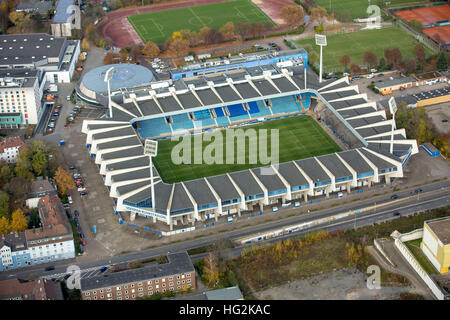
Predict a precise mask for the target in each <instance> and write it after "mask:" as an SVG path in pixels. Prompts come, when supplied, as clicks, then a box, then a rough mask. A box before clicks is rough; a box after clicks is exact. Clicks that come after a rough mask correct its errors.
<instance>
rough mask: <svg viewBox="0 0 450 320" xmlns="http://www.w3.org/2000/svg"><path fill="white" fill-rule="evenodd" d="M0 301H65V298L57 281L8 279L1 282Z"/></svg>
mask: <svg viewBox="0 0 450 320" xmlns="http://www.w3.org/2000/svg"><path fill="white" fill-rule="evenodd" d="M0 300H64V296H63V293H62V290H61V285H60V284H59V282H56V281H50V280H47V279H43V278H40V279H38V280H34V281H25V280H20V279H8V280H3V281H0Z"/></svg>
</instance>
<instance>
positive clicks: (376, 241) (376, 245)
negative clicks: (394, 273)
mask: <svg viewBox="0 0 450 320" xmlns="http://www.w3.org/2000/svg"><path fill="white" fill-rule="evenodd" d="M373 244H374V245H375V247H376V248H377V249H378V251H380V253H381V254H382V255H383V257H384V258H385V259H386V260H387V261H388V262H389V263H390V265H391V266H393V267H394V266H395V264H394V263H393V262H392V261H391V259H389V257H388V255H387V254H386V252H384V249H383V248H382V247H381V245H380V243H379V242H378V240H377V239H374V240H373Z"/></svg>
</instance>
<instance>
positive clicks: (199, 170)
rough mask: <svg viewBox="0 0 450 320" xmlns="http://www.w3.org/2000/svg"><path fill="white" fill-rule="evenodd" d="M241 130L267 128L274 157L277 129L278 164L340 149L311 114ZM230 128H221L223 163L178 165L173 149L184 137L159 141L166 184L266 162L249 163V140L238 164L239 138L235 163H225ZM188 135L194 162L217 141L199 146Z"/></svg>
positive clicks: (159, 160)
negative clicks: (273, 139) (272, 144)
mask: <svg viewBox="0 0 450 320" xmlns="http://www.w3.org/2000/svg"><path fill="white" fill-rule="evenodd" d="M242 129H243V130H244V132H247V130H251V129H256V132H260V131H258V130H259V129H267V141H268V143H267V145H268V147H267V149H268V152H267V154H268V156H269V158H270V156H271V143H272V139H271V134H270V133H271V129H278V130H279V131H278V135H279V139H278V142H279V144H278V145H279V147H278V149H279V163H283V162H287V161H291V160H298V159H304V158H309V157H313V156H319V155H323V154H329V153H333V152H338V151H340V150H341V149H340V148H339V146H338V145H337V144H336V143H335V142H334V141H333V140H332V139H331V137H329V136H328V135H327V134H326V133H325V131H323V129H322V128H321V127H320V126H319V125H318V124H317V123H316V121H315V120H314V119H313V118H311V117H310V116H298V117H292V118H286V119H280V120H273V121H266V122H263V123H261V124H257V125H252V126H246V127H243V128H242ZM227 130H232V129H226V130H222V131H221V134H222V137H223V142H224V144H223V147H222V150H223V162H224V164H205V163H204V161H203V163H202V164H175V163H174V161H173V160H172V150H173V149H174V147H175V146H176V145H177V144H179V143H180V142H181V139H180V141H172V140H170V139H167V140H162V141H160V142H159V144H158V156H157V157H156V158H155V159H154V163H155V166H156V168H157V170H158V173H159V174H160V176H161V178H162V179H163V181H165V182H167V183H174V182H179V181H187V180H193V179H198V178H202V177H208V176H214V175H218V174H223V173H226V172H234V171H240V170H245V169H249V168H257V167H261V166H264V165H265V164H262V163H261V162H260V161H259V160H260V159H259V157H258V159H257V163H254V164H251V163H249V162H250V161H249V155H250V152H249V149H250V148H249V147H250V146H249V143H248V140H247V139H246V143H245V164H237V154H238V152H237V151H236V150H237V144H238V142H237V140H236V139H235V140H234V148H235V152H234V161H233V164H228V163H226V162H227V161H226V154H227V149H226V146H225V142H226V133H227ZM211 135H212V133H205V134H203V139H204V140H205V136H211ZM258 136H259V133H258ZM189 137H191V140H190V141H191V157H190V158H191V162H192V163H193V162H194V154H195V152H196V151H197V152H199V153H197V154H201V155H204V154H205V152H204V151H205V149H206V148H208V146H210V145H212V144H213V143H214V142H215V140H214V139H210V140H209V141H203V143H202V144H201V145H198V144H196V143H194V138H193V137H194V136H192V135H191V136H189ZM258 141H259V140H258ZM263 141H264V140H263ZM258 151H259V150H258Z"/></svg>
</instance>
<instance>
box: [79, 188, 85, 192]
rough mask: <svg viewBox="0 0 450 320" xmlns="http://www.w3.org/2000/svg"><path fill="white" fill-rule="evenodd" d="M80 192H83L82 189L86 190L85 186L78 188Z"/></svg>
mask: <svg viewBox="0 0 450 320" xmlns="http://www.w3.org/2000/svg"><path fill="white" fill-rule="evenodd" d="M77 190H78V191H79V192H82V191H86V188H85V187H80V188H78V189H77Z"/></svg>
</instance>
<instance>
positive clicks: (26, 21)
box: [9, 11, 31, 32]
mask: <svg viewBox="0 0 450 320" xmlns="http://www.w3.org/2000/svg"><path fill="white" fill-rule="evenodd" d="M9 20H11V22H12V23H13V24H14V25H15V26H16V28H17V31H19V32H24V31H26V30H27V29H28V28H29V27H30V26H31V18H30V15H29V14H28V13H26V12H17V11H13V12H11V13H10V14H9Z"/></svg>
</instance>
